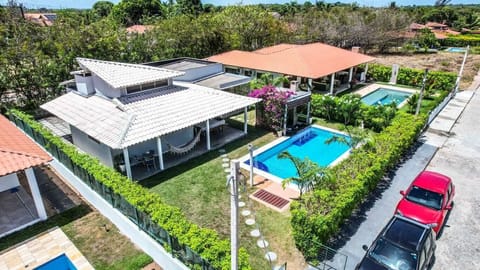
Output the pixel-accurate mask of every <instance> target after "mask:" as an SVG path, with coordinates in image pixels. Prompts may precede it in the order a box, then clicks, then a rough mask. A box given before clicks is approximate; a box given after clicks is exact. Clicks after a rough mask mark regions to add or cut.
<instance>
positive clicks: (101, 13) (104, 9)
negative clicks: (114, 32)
mask: <svg viewBox="0 0 480 270" xmlns="http://www.w3.org/2000/svg"><path fill="white" fill-rule="evenodd" d="M113 6H114V5H113V3H112V2H109V1H98V2H96V3H95V4H94V5H93V7H92V12H93V14H94V15H95V16H97V17H98V18H103V17H107V16H108V15H109V14H110V12H111V11H112V8H113Z"/></svg>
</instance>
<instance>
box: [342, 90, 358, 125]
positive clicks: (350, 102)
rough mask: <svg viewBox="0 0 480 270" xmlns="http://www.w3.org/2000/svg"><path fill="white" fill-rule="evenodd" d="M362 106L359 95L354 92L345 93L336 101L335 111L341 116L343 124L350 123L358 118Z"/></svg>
mask: <svg viewBox="0 0 480 270" xmlns="http://www.w3.org/2000/svg"><path fill="white" fill-rule="evenodd" d="M361 108H362V100H361V98H360V96H358V95H355V94H346V95H343V96H341V97H340V98H339V100H338V103H337V112H338V113H339V114H340V115H341V117H342V118H343V119H342V120H343V124H344V125H349V124H352V123H353V122H354V121H356V120H357V119H358V118H359V115H360V113H361Z"/></svg>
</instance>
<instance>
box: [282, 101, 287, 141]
mask: <svg viewBox="0 0 480 270" xmlns="http://www.w3.org/2000/svg"><path fill="white" fill-rule="evenodd" d="M287 116H288V105H287V104H285V113H284V115H283V134H282V135H284V136H285V135H287Z"/></svg>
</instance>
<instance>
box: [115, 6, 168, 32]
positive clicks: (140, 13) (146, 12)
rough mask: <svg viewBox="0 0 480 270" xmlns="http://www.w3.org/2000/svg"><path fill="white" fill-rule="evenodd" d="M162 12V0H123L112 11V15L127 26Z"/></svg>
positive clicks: (159, 14) (160, 14)
mask: <svg viewBox="0 0 480 270" xmlns="http://www.w3.org/2000/svg"><path fill="white" fill-rule="evenodd" d="M162 14H163V13H162V4H161V2H160V0H122V1H120V2H119V3H118V4H116V5H115V6H114V7H113V9H112V12H111V15H112V17H113V18H114V19H115V20H116V21H117V22H118V23H121V24H123V25H125V26H130V25H134V24H140V23H141V21H142V19H144V18H149V17H154V16H162Z"/></svg>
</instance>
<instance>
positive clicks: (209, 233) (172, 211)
mask: <svg viewBox="0 0 480 270" xmlns="http://www.w3.org/2000/svg"><path fill="white" fill-rule="evenodd" d="M10 117H11V119H12V118H13V119H12V120H20V121H14V122H15V123H16V124H17V125H19V126H20V127H21V128H22V129H24V130H25V131H26V132H27V133H28V134H31V135H32V137H33V138H34V139H35V140H36V141H37V142H39V143H40V144H42V145H45V148H46V149H47V150H48V151H49V152H51V153H52V154H53V155H54V156H60V157H62V156H63V157H64V158H63V160H62V162H63V161H64V160H66V163H67V164H65V165H66V166H67V167H69V168H70V169H74V170H75V174H76V175H78V174H81V173H79V172H78V171H79V170H78V169H77V168H82V169H84V171H86V172H87V174H88V175H87V176H93V177H92V178H93V180H91V179H90V177H85V178H88V181H98V183H100V184H103V186H104V187H105V188H106V190H107V192H106V193H111V194H112V195H111V196H113V195H119V196H120V197H121V199H122V200H123V199H124V200H125V201H126V202H128V203H129V204H130V205H132V206H133V207H134V208H135V209H136V211H135V214H136V215H137V218H138V217H139V213H145V214H146V215H147V218H148V219H149V220H148V221H146V222H145V224H150V223H149V222H154V223H155V224H157V225H158V226H159V227H160V228H163V229H164V230H165V231H166V232H167V233H168V234H169V235H170V236H173V237H175V238H176V240H178V242H179V243H178V244H180V245H186V246H187V247H188V248H189V249H191V250H192V251H194V252H196V253H197V254H199V255H200V256H201V257H202V258H203V259H204V260H206V261H208V262H209V264H210V266H211V267H213V268H214V269H225V270H227V269H230V242H229V241H228V240H222V239H220V237H219V235H218V234H217V233H216V232H215V231H214V230H210V229H205V228H200V227H199V226H198V225H196V224H193V223H192V222H190V221H189V220H187V218H186V217H185V216H184V214H183V213H182V212H181V210H180V209H178V208H176V207H173V206H170V205H167V204H165V203H163V202H162V201H161V199H160V197H159V195H158V194H156V193H152V192H150V191H149V190H148V189H146V188H144V187H142V186H140V185H138V184H137V183H135V182H132V181H131V180H129V179H128V178H127V177H125V176H123V175H122V174H120V173H118V172H117V171H115V170H114V169H112V168H110V167H107V166H104V165H102V164H101V163H100V162H99V161H98V160H97V159H95V158H93V157H91V156H90V155H87V154H83V153H80V152H79V151H78V150H77V149H76V147H75V146H73V145H70V144H68V143H65V142H64V141H63V140H62V139H60V138H59V137H57V136H55V135H53V134H52V133H51V132H50V131H49V130H47V129H46V128H44V127H43V126H42V125H41V124H40V123H38V122H37V121H35V120H34V119H33V118H32V117H31V116H30V115H28V114H25V113H23V112H21V111H18V110H11V111H10ZM15 118H17V119H15ZM22 122H23V123H22ZM32 131H34V132H32ZM62 152H63V153H62ZM64 155H66V157H65V156H64ZM70 162H71V164H70ZM82 180H84V181H87V180H86V179H82ZM89 184H90V186H92V185H96V184H97V183H95V182H93V183H89ZM112 201H114V200H112ZM114 204H115V203H114ZM115 207H117V205H115ZM122 210H123V209H122ZM137 210H138V211H139V212H137ZM122 212H124V211H122ZM138 219H140V218H138ZM147 226H148V225H147ZM163 244H164V245H165V246H166V248H167V250H172V247H171V246H168V244H166V243H163ZM184 256H189V255H184ZM200 264H201V263H200ZM200 264H199V263H198V262H197V263H192V265H190V266H191V267H193V268H194V269H211V268H210V267H208V265H200ZM239 265H240V267H239V268H240V269H244V270H250V269H251V266H250V265H249V258H248V254H247V252H246V250H245V249H243V248H241V249H240V252H239Z"/></svg>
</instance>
